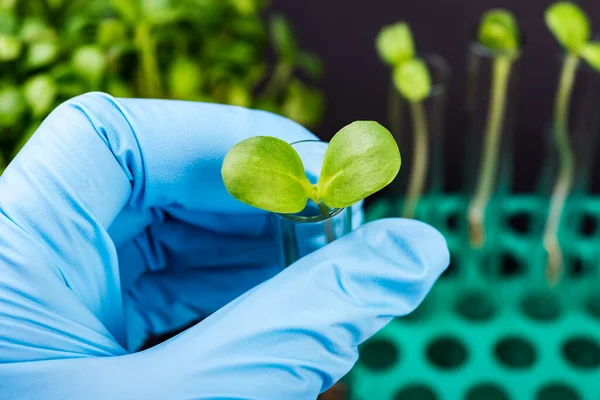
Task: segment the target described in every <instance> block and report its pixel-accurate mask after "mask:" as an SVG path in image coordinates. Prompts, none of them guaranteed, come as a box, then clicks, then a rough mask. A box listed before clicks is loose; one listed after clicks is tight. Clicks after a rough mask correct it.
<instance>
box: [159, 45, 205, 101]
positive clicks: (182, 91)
mask: <svg viewBox="0 0 600 400" xmlns="http://www.w3.org/2000/svg"><path fill="white" fill-rule="evenodd" d="M167 81H168V84H169V90H170V92H171V95H172V96H173V97H174V98H176V99H180V100H190V99H191V97H193V96H194V95H195V94H196V93H197V92H198V91H199V90H200V86H201V85H202V78H201V74H200V66H199V65H197V64H196V63H195V62H194V61H193V60H191V59H189V58H187V57H181V56H180V57H178V58H177V59H175V61H174V62H173V64H172V65H171V67H170V68H169V72H168V75H167Z"/></svg>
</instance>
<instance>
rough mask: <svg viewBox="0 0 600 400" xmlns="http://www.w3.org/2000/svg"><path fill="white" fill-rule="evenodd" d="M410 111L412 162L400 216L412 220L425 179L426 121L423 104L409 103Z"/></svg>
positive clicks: (426, 154) (426, 153) (426, 158)
mask: <svg viewBox="0 0 600 400" xmlns="http://www.w3.org/2000/svg"><path fill="white" fill-rule="evenodd" d="M410 111H411V116H412V122H413V143H414V144H413V154H412V156H413V162H412V169H411V175H410V179H409V184H408V193H407V196H406V201H405V203H404V210H403V212H402V216H403V217H404V218H413V217H414V215H415V210H416V208H417V204H418V203H419V199H420V197H421V194H422V193H423V189H424V187H425V178H426V177H427V162H428V158H429V155H428V148H427V146H428V144H427V142H428V141H427V136H428V135H427V120H426V118H425V109H424V107H423V103H412V102H411V103H410Z"/></svg>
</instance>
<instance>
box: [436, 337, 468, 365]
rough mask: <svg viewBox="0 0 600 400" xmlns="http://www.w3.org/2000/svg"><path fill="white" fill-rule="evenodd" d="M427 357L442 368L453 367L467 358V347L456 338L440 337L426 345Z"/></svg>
mask: <svg viewBox="0 0 600 400" xmlns="http://www.w3.org/2000/svg"><path fill="white" fill-rule="evenodd" d="M427 358H428V359H429V361H430V362H431V363H433V364H434V365H436V366H438V367H440V368H442V369H455V368H458V367H460V366H461V365H462V364H463V363H464V362H465V361H466V360H467V348H466V347H465V346H464V345H463V344H462V343H461V342H460V341H459V340H458V339H456V338H453V337H441V338H438V339H435V340H434V341H432V342H431V343H430V344H429V346H427Z"/></svg>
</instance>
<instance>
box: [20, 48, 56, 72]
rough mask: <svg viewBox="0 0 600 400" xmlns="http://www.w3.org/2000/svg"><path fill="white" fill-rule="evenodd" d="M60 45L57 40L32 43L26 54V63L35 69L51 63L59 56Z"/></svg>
mask: <svg viewBox="0 0 600 400" xmlns="http://www.w3.org/2000/svg"><path fill="white" fill-rule="evenodd" d="M58 52H59V47H58V42H56V41H42V42H34V43H31V44H30V45H29V47H28V49H27V55H26V56H25V65H26V66H27V67H28V68H31V69H35V68H40V67H44V66H46V65H49V64H51V63H52V62H53V61H54V60H56V58H57V57H58Z"/></svg>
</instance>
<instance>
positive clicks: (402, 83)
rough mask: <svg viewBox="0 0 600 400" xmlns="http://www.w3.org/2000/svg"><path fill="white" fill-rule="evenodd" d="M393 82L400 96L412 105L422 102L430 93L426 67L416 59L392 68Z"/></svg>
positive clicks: (429, 80)
mask: <svg viewBox="0 0 600 400" xmlns="http://www.w3.org/2000/svg"><path fill="white" fill-rule="evenodd" d="M393 80H394V85H395V86H396V89H398V91H399V92H400V94H401V95H402V96H404V97H405V98H406V99H407V100H409V101H411V102H413V103H418V102H420V101H422V100H423V99H425V98H426V97H427V96H429V93H430V92H431V79H430V77H429V71H428V70H427V65H426V64H425V62H423V60H420V59H417V58H415V59H412V60H410V61H407V62H405V63H404V64H401V65H399V66H397V67H396V68H394V74H393Z"/></svg>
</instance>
